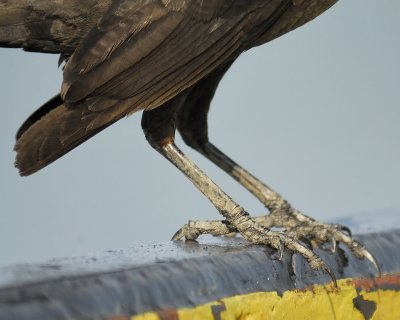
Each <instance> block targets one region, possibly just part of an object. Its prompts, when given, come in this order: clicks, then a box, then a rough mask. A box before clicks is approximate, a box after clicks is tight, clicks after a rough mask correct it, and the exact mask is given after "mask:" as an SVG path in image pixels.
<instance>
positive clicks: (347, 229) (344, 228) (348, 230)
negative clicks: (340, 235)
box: [338, 225, 353, 238]
mask: <svg viewBox="0 0 400 320" xmlns="http://www.w3.org/2000/svg"><path fill="white" fill-rule="evenodd" d="M338 228H339V229H340V231H342V232H343V231H344V232H345V233H347V235H348V236H349V237H350V238H351V237H352V236H353V233H352V232H351V230H350V228H348V227H346V226H342V225H338Z"/></svg>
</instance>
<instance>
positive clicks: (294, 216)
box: [198, 142, 380, 272]
mask: <svg viewBox="0 0 400 320" xmlns="http://www.w3.org/2000/svg"><path fill="white" fill-rule="evenodd" d="M198 150H199V151H200V152H201V153H202V154H203V155H204V156H206V157H207V158H208V159H210V160H211V161H212V162H213V163H215V164H216V165H217V166H219V167H220V168H221V169H223V170H224V171H225V172H227V173H228V174H229V175H230V176H231V177H232V178H234V179H235V180H236V181H238V182H239V183H240V184H241V185H242V186H243V187H245V188H246V189H247V190H248V191H250V192H251V193H252V194H253V195H254V196H255V197H256V198H257V199H259V200H260V201H261V202H262V203H263V204H264V206H265V207H266V208H267V209H268V210H269V211H270V214H269V215H267V216H262V217H258V218H256V219H255V221H257V222H258V223H259V224H262V225H264V226H267V227H271V226H275V227H283V228H286V229H287V230H288V231H290V234H291V235H292V236H294V237H295V238H297V239H299V238H301V237H306V238H310V237H311V238H312V239H316V240H318V241H320V242H322V243H325V242H330V243H331V248H332V251H335V250H336V245H337V242H342V243H344V244H345V245H347V246H348V247H349V248H350V249H351V251H352V252H353V254H354V255H355V256H356V257H357V258H360V259H364V258H365V259H368V260H369V261H370V262H371V263H372V264H374V266H375V267H376V269H377V270H378V271H379V265H378V263H377V261H376V259H375V258H374V256H373V255H372V254H371V253H370V252H369V251H368V250H366V248H365V247H364V246H363V245H362V244H360V243H359V242H357V241H356V240H353V239H352V238H351V232H350V230H349V229H348V228H347V227H344V226H341V225H338V224H324V223H320V222H318V221H316V220H314V219H312V218H310V217H308V216H306V215H305V214H303V213H301V212H300V211H298V210H295V209H293V208H292V207H291V205H290V204H289V203H288V202H287V201H286V200H285V199H284V198H283V197H282V196H281V195H280V194H278V193H277V192H276V191H274V190H273V189H272V188H270V187H269V186H267V185H266V184H264V183H263V182H261V181H260V180H258V179H257V178H256V177H254V176H253V175H252V174H251V173H249V172H248V171H247V170H245V169H244V168H243V167H241V166H239V165H238V164H237V163H235V162H234V161H233V160H232V159H230V158H229V157H228V156H226V155H225V154H224V153H222V152H221V151H220V150H219V149H218V148H216V147H215V146H214V145H213V144H211V143H210V142H207V143H205V144H203V145H202V146H200V147H199V148H198ZM228 228H229V226H228ZM231 229H232V228H231ZM379 272H380V271H379Z"/></svg>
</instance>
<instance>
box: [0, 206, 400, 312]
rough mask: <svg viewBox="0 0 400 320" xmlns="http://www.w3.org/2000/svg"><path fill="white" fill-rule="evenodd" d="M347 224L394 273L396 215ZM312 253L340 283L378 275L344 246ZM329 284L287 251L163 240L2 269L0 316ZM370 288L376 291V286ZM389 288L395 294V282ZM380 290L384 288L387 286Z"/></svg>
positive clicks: (189, 301) (399, 237) (130, 307)
mask: <svg viewBox="0 0 400 320" xmlns="http://www.w3.org/2000/svg"><path fill="white" fill-rule="evenodd" d="M365 221H367V223H365ZM347 222H351V225H352V226H353V230H355V231H356V233H357V235H356V238H357V239H359V240H360V241H362V242H363V243H364V244H365V245H366V246H367V247H368V249H369V250H370V251H371V252H372V253H373V254H374V255H375V257H376V258H377V260H378V262H379V263H380V265H381V268H382V273H383V274H390V275H395V276H397V275H398V274H399V273H400V249H399V248H400V223H399V222H400V212H399V211H397V212H396V210H388V211H387V212H380V213H379V214H375V215H374V214H373V215H360V216H357V217H349V218H347ZM357 226H359V227H357ZM317 251H318V253H319V254H320V255H321V256H322V257H323V259H324V260H325V261H326V262H327V263H328V264H329V265H330V266H331V267H332V269H333V270H334V272H335V274H336V276H337V278H338V279H348V278H351V279H361V278H372V280H373V279H374V278H375V277H376V270H374V268H373V266H372V265H371V264H370V263H368V262H367V261H359V260H357V259H355V258H354V257H353V256H352V255H351V253H350V252H349V251H348V250H347V248H344V247H343V246H341V247H340V248H339V250H338V252H337V253H335V254H332V253H330V252H328V251H323V250H318V249H317ZM399 279H400V278H399ZM329 281H330V279H329V277H328V276H327V275H326V274H324V273H315V272H313V271H312V270H310V268H309V267H308V265H307V263H306V262H305V261H304V259H303V258H302V257H300V256H298V255H295V256H294V259H292V257H291V255H290V254H289V253H288V252H285V254H284V257H283V260H282V261H279V260H278V259H277V256H276V252H275V251H274V250H272V249H269V248H266V247H263V246H254V245H250V244H248V243H246V242H245V241H243V240H242V239H241V238H214V237H207V236H205V237H201V238H200V239H199V242H186V243H184V242H168V243H163V244H158V245H149V246H140V247H134V248H128V249H123V250H118V251H108V252H104V253H102V254H99V255H96V256H91V257H78V258H68V259H58V260H51V261H48V262H46V263H43V264H22V265H16V266H10V267H6V268H2V269H0V319H1V320H3V319H7V320H9V319H41V320H44V319H94V318H96V319H98V318H105V317H116V316H132V315H135V314H141V313H144V312H148V311H156V310H171V309H179V308H191V307H195V306H199V305H201V304H204V303H207V302H210V301H213V300H217V299H221V298H225V297H231V296H234V295H246V294H250V293H254V292H277V293H278V295H282V294H283V293H284V292H286V291H289V290H294V289H305V288H308V287H310V286H312V285H315V284H325V283H328V282H329ZM392 282H393V281H392ZM374 283H375V285H376V286H377V288H378V287H379V285H378V284H377V283H379V281H375V282H374ZM391 286H392V289H393V290H400V283H397V282H394V283H392V284H391ZM381 287H382V288H383V289H384V288H388V284H387V282H385V283H383V282H382V286H381ZM379 288H380V287H379ZM354 303H358V302H357V301H355V302H354ZM359 304H360V305H363V304H362V303H361V302H360V303H359ZM364 305H365V308H368V307H369V305H368V303H366V304H364ZM366 312H367V313H368V310H367V311H366ZM171 319H173V318H171Z"/></svg>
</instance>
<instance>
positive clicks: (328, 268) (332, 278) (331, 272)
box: [321, 260, 338, 288]
mask: <svg viewBox="0 0 400 320" xmlns="http://www.w3.org/2000/svg"><path fill="white" fill-rule="evenodd" d="M321 261H322V260H321ZM321 268H322V270H324V271H325V272H326V273H327V274H328V275H329V276H330V277H331V280H332V282H333V284H334V286H335V288H337V287H338V285H337V281H336V276H335V274H334V273H333V271H332V269H331V268H330V267H328V265H326V264H325V263H323V265H322V267H321Z"/></svg>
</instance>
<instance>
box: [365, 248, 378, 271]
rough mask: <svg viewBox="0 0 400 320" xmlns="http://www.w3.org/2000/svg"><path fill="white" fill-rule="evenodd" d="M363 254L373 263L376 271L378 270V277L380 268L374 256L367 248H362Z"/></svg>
mask: <svg viewBox="0 0 400 320" xmlns="http://www.w3.org/2000/svg"><path fill="white" fill-rule="evenodd" d="M363 255H364V258H365V259H367V260H368V261H369V262H371V263H372V264H373V265H374V267H375V269H376V271H377V272H378V277H380V276H381V275H382V273H381V268H380V266H379V264H378V261H377V260H376V258H375V257H374V256H373V255H372V253H371V252H369V251H368V250H367V249H364V250H363Z"/></svg>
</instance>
